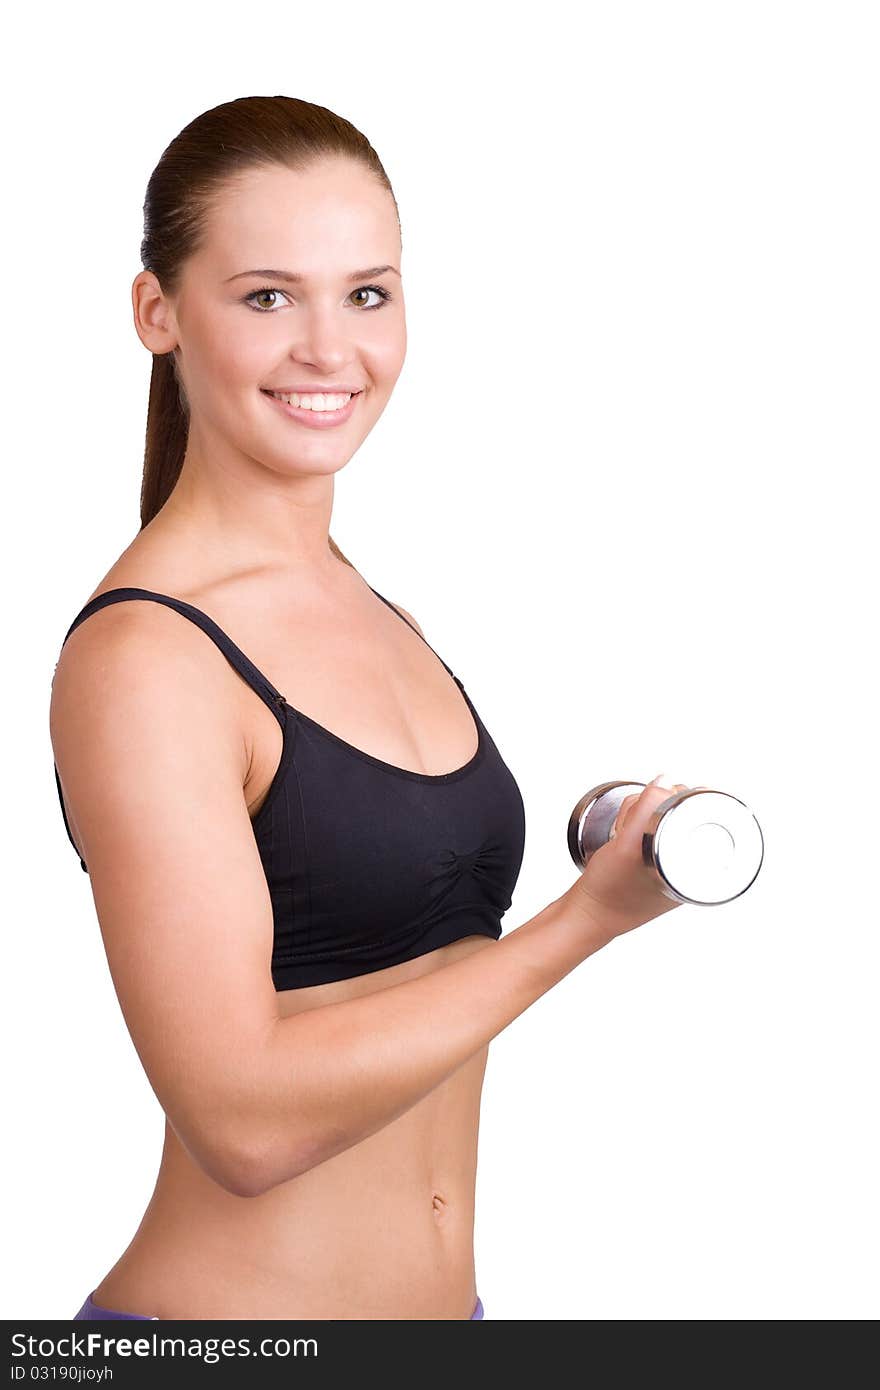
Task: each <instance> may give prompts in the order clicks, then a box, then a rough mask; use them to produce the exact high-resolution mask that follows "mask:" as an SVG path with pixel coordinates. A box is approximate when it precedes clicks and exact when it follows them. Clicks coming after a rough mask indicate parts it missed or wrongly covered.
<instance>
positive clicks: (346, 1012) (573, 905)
mask: <svg viewBox="0 0 880 1390" xmlns="http://www.w3.org/2000/svg"><path fill="white" fill-rule="evenodd" d="M613 935H614V933H613V932H612V931H611V929H610V927H609V925H608V923H607V922H604V921H603V920H600V919H599V918H598V917H597V916H596V915H592V916H587V914H586V912H585V909H584V907H583V903H582V899H581V898H580V896H579V895H576V894H574V893H572V892H571V891H570V890H569V891H568V892H566V893H565V894H563V895H562V897H561V898H557V899H556V900H555V901H554V902H552V903H550V904H549V906H548V907H546V908H544V909H543V911H542V912H540V913H538V915H537V916H536V917H533V918H531V919H530V920H529V921H528V922H525V923H524V924H523V925H522V926H520V927H517V928H516V929H515V930H514V931H512V932H509V933H508V934H507V935H505V936H502V937H501V938H500V939H499V940H498V941H497V942H494V943H493V946H492V949H491V950H482V951H475V952H474V953H473V954H472V955H469V956H466V957H464V958H462V959H460V960H457V961H454V962H453V963H452V964H450V965H447V966H444V967H443V968H442V969H440V970H436V971H432V972H431V973H429V974H427V975H423V976H421V977H419V978H418V979H416V980H408V981H406V982H404V983H401V984H396V985H391V986H389V987H387V988H385V989H382V990H379V991H377V992H374V993H371V994H367V995H364V996H362V997H360V998H357V999H351V1000H345V1001H342V1002H339V1003H334V1004H329V1005H325V1006H321V1007H319V1008H316V1009H311V1010H307V1011H306V1012H304V1013H299V1014H294V1015H293V1016H291V1017H288V1018H279V1019H278V1020H277V1022H275V1023H273V1027H272V1030H271V1033H270V1036H269V1039H268V1041H267V1043H266V1047H265V1051H264V1052H263V1053H261V1057H260V1066H259V1069H258V1076H259V1081H258V1083H257V1086H258V1093H257V1095H256V1096H255V1097H253V1101H254V1110H252V1112H251V1115H250V1117H249V1123H250V1124H251V1125H252V1126H253V1127H254V1131H255V1132H256V1133H258V1134H260V1135H261V1136H262V1138H261V1143H260V1146H259V1152H260V1153H261V1154H262V1155H263V1157H262V1159H261V1174H262V1175H261V1178H260V1183H259V1186H260V1187H261V1189H263V1190H265V1189H266V1188H269V1187H274V1186H275V1185H276V1184H278V1183H281V1182H285V1181H287V1180H288V1179H289V1178H293V1177H295V1176H297V1174H299V1173H302V1172H304V1171H306V1170H307V1169H308V1168H312V1167H314V1166H316V1165H317V1164H319V1163H322V1162H324V1161H325V1160H326V1159H328V1158H332V1157H333V1156H334V1155H335V1154H338V1153H341V1152H343V1151H344V1150H345V1149H348V1148H350V1147H351V1146H352V1145H354V1144H357V1143H359V1142H360V1141H361V1140H362V1139H366V1138H367V1137H368V1136H369V1135H371V1134H374V1133H376V1131H377V1130H380V1129H382V1128H384V1127H385V1126H386V1125H388V1124H390V1123H391V1122H392V1121H393V1120H396V1119H397V1118H398V1116H400V1115H402V1114H404V1112H405V1111H407V1110H409V1109H410V1108H411V1106H413V1105H416V1104H417V1103H418V1102H419V1101H420V1100H422V1098H423V1097H424V1096H426V1095H428V1093H429V1092H430V1091H432V1090H434V1088H435V1087H436V1086H439V1085H440V1084H441V1082H443V1081H445V1080H446V1079H447V1077H449V1076H451V1075H452V1073H453V1072H455V1071H456V1070H457V1069H458V1068H459V1067H460V1066H462V1064H463V1063H464V1062H466V1061H467V1060H468V1058H470V1057H472V1056H473V1055H474V1054H475V1053H476V1052H478V1051H479V1050H480V1049H481V1048H482V1047H484V1046H485V1045H486V1044H487V1043H488V1042H490V1041H491V1039H492V1038H494V1037H496V1036H497V1035H498V1034H499V1033H500V1032H501V1031H502V1030H503V1029H504V1028H506V1027H507V1026H508V1024H509V1023H512V1022H513V1020H514V1019H515V1018H518V1017H519V1015H520V1014H521V1013H523V1012H524V1011H525V1010H526V1009H527V1008H528V1007H529V1005H530V1004H533V1003H534V1002H535V1001H536V1000H537V999H540V998H541V996H542V995H543V994H545V993H546V992H547V990H548V989H550V988H551V987H552V986H553V985H555V984H557V983H558V982H559V981H560V980H561V979H563V978H564V977H565V976H566V975H567V974H568V973H569V971H571V970H573V969H574V967H575V966H577V965H579V964H580V963H581V962H582V961H583V960H585V959H586V957H587V956H590V955H592V954H593V952H595V951H597V950H599V949H600V948H601V947H602V946H604V945H606V944H607V942H608V941H609V940H611V939H612V937H613ZM254 1111H256V1113H254Z"/></svg>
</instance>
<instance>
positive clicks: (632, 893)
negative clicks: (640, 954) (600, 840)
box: [569, 774, 686, 937]
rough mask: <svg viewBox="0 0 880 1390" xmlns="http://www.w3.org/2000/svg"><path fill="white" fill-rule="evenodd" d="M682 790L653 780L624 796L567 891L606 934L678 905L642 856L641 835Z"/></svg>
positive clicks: (630, 927)
mask: <svg viewBox="0 0 880 1390" xmlns="http://www.w3.org/2000/svg"><path fill="white" fill-rule="evenodd" d="M661 776H662V774H661ZM684 790H686V788H685V784H684V783H683V782H676V783H674V784H673V785H672V786H669V787H665V786H658V784H657V780H656V779H655V780H654V781H653V782H649V783H648V785H647V786H646V787H645V788H644V789H643V790H642V791H641V792H636V793H633V795H631V796H627V797H624V799H623V801H622V802H621V804H620V810H619V811H618V813H617V818H616V820H615V822H614V825H613V826H612V830H611V838H609V839H608V841H607V842H606V843H605V844H604V845H602V846H601V848H600V849H597V850H596V851H595V853H594V854H592V855H590V859H589V861H588V863H587V866H586V868H585V869H584V870H583V871H582V873H581V876H580V878H579V879H578V880H577V882H576V883H573V884H572V886H571V888H570V889H569V896H570V897H571V898H572V899H574V900H575V901H576V902H577V903H578V904H579V905H580V906H581V908H582V909H583V910H584V911H586V913H587V916H588V917H589V918H591V920H593V921H598V922H601V923H602V925H603V927H606V928H607V929H608V932H609V934H610V936H612V937H614V936H621V935H622V934H623V933H624V932H627V931H632V930H633V928H634V927H640V926H642V925H643V924H644V923H645V922H650V921H651V920H652V919H653V918H654V917H660V916H662V914H663V913H664V912H671V911H672V910H673V908H676V907H681V903H680V902H679V901H678V900H677V899H673V898H669V897H667V895H666V893H664V892H663V890H662V888H661V880H660V876H659V874H658V873H657V870H656V869H653V868H651V867H650V865H647V864H645V862H644V860H643V859H642V836H643V834H644V833H645V831H646V830H647V828H648V825H649V823H650V820H651V817H652V816H653V814H654V812H655V811H656V810H657V807H658V806H661V805H662V804H663V802H664V801H667V800H668V799H669V797H670V796H672V795H673V794H674V793H676V792H679V791H684Z"/></svg>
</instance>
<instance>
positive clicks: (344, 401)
mask: <svg viewBox="0 0 880 1390" xmlns="http://www.w3.org/2000/svg"><path fill="white" fill-rule="evenodd" d="M262 394H263V395H264V396H266V397H267V399H268V400H270V401H273V402H274V404H275V406H276V408H277V409H278V410H283V411H284V413H285V415H287V416H288V418H289V419H291V420H296V421H297V423H299V424H301V425H307V426H309V427H310V428H311V429H332V428H333V426H334V425H344V424H345V422H346V420H350V419H351V416H352V414H353V412H354V408H355V405H356V403H357V401H358V400H359V399H360V397H361V396H362V395H363V392H362V391H357V392H356V393H355V394H354V395H348V394H345V395H343V394H341V393H340V394H334V395H329V394H328V395H323V394H318V395H310V396H305V395H302V396H300V395H291V396H278V395H276V394H275V392H274V391H263V392H262ZM303 402H306V404H303Z"/></svg>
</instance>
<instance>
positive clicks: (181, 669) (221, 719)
mask: <svg viewBox="0 0 880 1390" xmlns="http://www.w3.org/2000/svg"><path fill="white" fill-rule="evenodd" d="M234 689H235V687H234V684H233V683H232V682H230V676H229V670H228V668H227V663H226V661H225V659H224V657H223V656H222V654H221V653H220V652H219V651H217V650H216V648H214V646H213V643H211V642H210V640H209V639H208V638H207V637H206V635H205V634H204V633H202V632H201V631H200V630H199V628H197V627H196V626H195V625H194V624H193V623H191V622H187V621H186V620H185V619H184V618H182V617H181V615H180V614H179V613H177V612H175V611H174V610H173V609H171V608H170V607H169V606H168V605H166V604H160V603H141V602H115V603H109V604H106V605H105V606H104V607H102V608H100V609H98V610H96V611H95V612H93V613H91V614H90V615H89V616H88V617H87V618H84V619H83V621H82V622H81V623H80V624H79V625H78V626H77V627H76V628H74V630H73V632H71V633H70V635H69V637H67V639H66V640H65V641H64V642H63V644H62V647H61V651H60V653H59V657H58V660H57V662H56V665H55V670H54V673H53V676H52V687H51V695H50V701H49V727H50V735H51V738H52V742H53V744H54V745H55V749H56V754H57V755H58V757H57V758H56V761H60V760H61V758H62V757H63V758H64V760H65V761H66V762H67V763H69V762H70V760H71V757H72V756H73V754H74V751H75V750H76V749H78V748H82V747H83V746H84V744H87V743H88V742H89V741H98V740H99V739H101V738H103V737H104V736H105V735H108V734H109V732H110V731H111V730H112V731H114V732H115V733H116V735H117V737H118V738H119V739H120V740H121V742H120V743H119V746H118V749H117V751H118V752H120V753H121V754H124V753H125V751H126V740H128V741H129V742H130V744H131V745H132V747H133V745H134V742H135V738H136V737H137V738H138V739H141V738H144V739H147V738H149V737H157V736H159V735H160V733H163V734H166V735H168V734H172V733H173V732H174V731H175V730H176V731H177V732H178V733H179V732H181V731H182V729H183V728H184V727H186V728H187V729H188V730H189V732H190V734H191V733H192V725H193V724H196V725H197V726H198V727H199V728H200V729H201V730H203V731H204V732H205V733H206V734H213V736H214V737H215V738H217V737H218V736H220V737H221V739H223V738H225V739H226V740H227V741H228V742H229V743H230V744H231V745H232V746H235V745H236V744H237V743H238V742H239V741H240V731H239V729H238V718H237V714H238V710H237V705H236V704H235V702H234V699H233V698H232V695H233V694H234ZM184 721H185V722H184ZM129 751H130V750H129ZM142 751H143V750H142Z"/></svg>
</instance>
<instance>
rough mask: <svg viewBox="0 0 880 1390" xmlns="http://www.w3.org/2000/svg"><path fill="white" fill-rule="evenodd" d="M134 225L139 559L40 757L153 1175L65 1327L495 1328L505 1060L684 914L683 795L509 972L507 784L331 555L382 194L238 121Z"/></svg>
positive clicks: (367, 363) (121, 582) (442, 689)
mask: <svg viewBox="0 0 880 1390" xmlns="http://www.w3.org/2000/svg"><path fill="white" fill-rule="evenodd" d="M144 211H145V223H146V226H145V236H144V240H143V245H142V259H143V264H144V267H145V269H144V270H143V272H141V273H140V274H138V275H137V277H136V278H135V281H134V284H133V287H132V300H133V306H134V317H135V325H136V329H137V332H138V335H139V337H140V339H141V341H142V342H143V343H144V344H145V346H146V347H147V348H148V349H149V350H150V352H151V353H152V354H153V369H152V380H151V386H150V403H149V416H148V422H147V448H146V465H145V473H144V486H143V493H142V516H141V521H142V527H141V530H140V532H139V534H138V535H137V536H136V538H135V540H134V541H133V543H132V544H131V545H130V546H129V547H128V549H127V550H125V551H124V552H123V554H122V555H121V556H120V557H119V559H118V560H117V561H116V563H115V564H114V565H113V566H112V568H111V569H110V570H109V572H108V573H107V574H106V575H105V576H104V578H103V579H102V580H101V581H100V583H99V584H98V586H97V588H96V590H95V591H94V594H93V595H92V597H91V599H90V600H89V601H88V603H87V604H86V605H85V606H84V608H83V609H81V610H80V613H79V614H78V615H77V617H76V619H75V620H74V622H73V624H71V628H70V629H69V631H68V635H67V637H66V639H65V642H64V644H63V646H62V651H61V655H60V658H59V661H58V664H57V667H56V672H55V677H54V681H53V692H52V703H51V736H52V744H53V750H54V753H55V762H56V778H57V779H58V791H59V796H60V797H61V798H62V800H61V804H62V810H63V811H64V813H65V824H66V825H67V829H68V834H69V835H70V838H71V841H72V843H73V844H74V846H75V848H76V849H77V852H78V853H79V855H80V859H81V863H82V866H83V868H85V869H87V871H88V873H89V874H90V876H91V884H92V891H93V894H94V899H95V905H96V910H97V914H98V918H99V921H100V926H101V931H102V936H103V940H104V944H105V948H106V951H107V957H108V962H109V966H110V970H111V973H112V978H113V982H114V986H115V988H116V991H117V994H118V997H119V1001H120V1005H121V1008H122V1011H123V1014H124V1017H125V1021H126V1024H127V1026H128V1028H129V1030H130V1032H131V1036H132V1039H133V1041H134V1045H135V1047H136V1049H137V1051H138V1055H139V1056H140V1058H141V1061H142V1062H143V1065H144V1068H145V1070H146V1072H147V1075H148V1077H149V1080H150V1083H151V1085H152V1086H153V1089H154V1091H155V1094H156V1096H157V1098H158V1100H159V1103H160V1104H161V1106H162V1107H163V1109H164V1111H165V1115H166V1128H165V1145H164V1151H163V1155H162V1163H161V1168H160V1171H159V1175H158V1179H157V1182H156V1187H155V1191H154V1193H153V1196H152V1199H151V1201H150V1203H149V1205H148V1207H147V1210H146V1212H145V1214H144V1217H143V1219H142V1221H141V1223H140V1225H139V1227H138V1229H137V1231H136V1233H135V1235H134V1237H133V1239H132V1240H131V1242H130V1244H129V1245H128V1247H127V1249H125V1251H124V1253H123V1254H122V1255H121V1257H120V1259H119V1260H118V1261H117V1262H116V1264H115V1265H114V1266H113V1267H112V1269H110V1270H109V1272H108V1273H106V1274H105V1276H104V1278H103V1279H102V1280H101V1281H100V1283H98V1284H97V1285H96V1287H95V1288H94V1289H93V1290H92V1292H91V1294H90V1295H89V1297H88V1298H87V1299H86V1301H85V1303H84V1304H83V1307H82V1309H81V1310H80V1312H79V1313H78V1314H77V1317H78V1318H93V1317H116V1318H132V1319H136V1318H145V1319H149V1318H159V1319H163V1318H211V1319H213V1318H254V1319H256V1318H296V1319H299V1318H322V1319H323V1318H326V1319H331V1318H346V1319H358V1318H371V1319H372V1318H376V1319H382V1318H385V1319H399V1318H479V1317H482V1316H483V1312H482V1304H481V1301H480V1299H479V1298H478V1296H477V1288H476V1280H475V1272H474V1254H473V1226H474V1189H475V1177H476V1156H477V1134H478V1125H479V1111H480V1096H481V1088H482V1082H483V1074H484V1070H485V1066H486V1056H487V1048H488V1044H489V1042H490V1040H491V1039H492V1038H493V1037H495V1036H496V1035H497V1034H498V1033H499V1032H500V1031H501V1030H502V1029H503V1028H505V1027H506V1026H507V1025H508V1024H509V1023H510V1022H512V1020H513V1019H515V1018H516V1017H518V1015H519V1014H521V1013H522V1012H523V1010H524V1009H526V1008H527V1007H528V1006H529V1005H530V1004H532V1003H533V1002H534V1001H535V1000H536V999H538V998H540V996H541V995H542V994H544V993H545V991H546V990H547V989H549V988H550V987H551V986H553V985H554V984H556V983H557V982H558V981H559V980H561V979H562V978H563V977H564V976H565V975H566V974H567V973H568V972H569V971H570V970H571V969H573V968H574V967H575V966H576V965H577V964H578V963H579V962H581V961H582V960H584V959H585V958H586V957H587V956H589V955H590V954H591V953H592V952H593V951H595V950H597V949H598V948H599V947H601V946H602V945H604V944H605V943H607V942H608V941H610V940H611V939H612V938H613V937H614V936H616V935H618V934H619V933H620V932H622V931H626V930H629V929H630V928H632V927H634V926H637V925H638V924H639V923H640V922H643V921H647V920H649V919H650V918H652V917H656V916H658V915H660V914H661V913H662V912H665V911H669V910H670V909H671V907H672V906H674V905H675V904H672V903H670V901H669V900H668V899H666V898H665V897H663V896H662V895H661V894H660V892H659V889H658V888H657V886H656V885H655V884H654V883H652V882H651V881H650V880H648V881H646V876H645V874H644V871H643V870H642V869H641V866H640V862H639V836H640V833H641V826H642V825H643V824H644V823H645V822H646V820H647V818H648V817H649V816H650V813H651V811H652V810H653V807H654V806H655V805H656V804H658V803H659V801H661V800H663V799H664V798H665V797H666V796H667V795H668V789H667V790H664V789H661V788H660V787H658V786H656V785H652V786H649V787H648V788H646V790H645V791H644V792H643V793H642V794H641V796H639V797H638V798H635V797H631V798H628V800H627V802H626V803H625V805H624V808H623V810H622V812H621V815H620V817H619V821H618V833H617V836H616V838H615V839H614V841H613V842H609V844H608V845H607V846H606V847H605V848H604V849H603V850H602V851H600V853H599V854H597V855H595V856H594V858H593V859H592V860H591V862H590V865H589V868H588V870H587V871H586V872H585V873H584V874H583V875H582V876H581V878H580V879H579V880H578V881H577V882H576V883H575V884H573V885H572V887H571V889H569V890H568V891H567V892H566V893H564V894H563V895H562V897H561V898H558V899H556V900H555V901H554V902H552V903H551V904H550V905H549V906H548V907H547V908H546V909H545V910H544V911H543V912H541V913H540V914H539V915H538V916H537V917H535V918H533V919H532V920H531V921H529V922H527V923H526V924H525V925H524V926H521V927H520V928H518V929H517V930H516V931H514V932H511V933H509V934H508V935H507V936H506V937H505V938H504V939H503V940H499V938H500V936H501V925H500V919H501V916H502V915H503V913H504V912H505V911H506V909H507V908H508V907H509V905H510V901H511V895H512V892H513V888H514V886H515V883H516V879H517V876H518V874H519V869H520V864H521V861H522V853H523V844H524V816H523V805H522V800H521V797H520V794H519V790H518V788H517V785H516V782H515V781H514V779H513V777H512V775H511V773H510V772H509V770H508V769H507V767H506V766H505V764H504V762H503V761H502V759H501V757H500V755H499V753H498V750H497V749H496V747H495V744H494V743H493V741H492V739H491V736H490V735H489V733H488V731H487V730H486V728H485V727H484V725H483V724H482V722H481V720H480V717H479V715H478V714H477V712H476V710H475V708H474V706H473V704H472V703H471V701H470V699H469V697H468V696H467V693H466V692H465V689H464V686H463V685H462V683H461V682H460V680H459V679H458V677H456V676H454V675H453V673H452V671H451V669H450V668H449V667H448V666H446V665H445V663H444V662H443V661H442V659H440V658H439V657H438V655H437V654H436V653H434V651H433V648H432V647H430V646H429V645H428V643H427V640H426V639H425V638H424V635H423V634H422V632H421V629H420V628H419V627H418V625H417V624H416V622H415V620H414V619H413V618H412V617H411V616H410V615H409V614H408V613H406V612H405V610H403V609H402V608H399V607H398V606H395V605H392V604H391V603H390V602H389V601H388V600H387V599H385V598H383V597H382V596H381V595H379V594H377V593H376V591H375V590H373V589H372V588H371V587H370V586H369V585H368V584H367V583H366V582H365V581H364V580H363V579H362V578H361V576H360V574H359V573H358V572H357V570H355V569H354V567H353V566H352V565H351V564H350V562H349V561H348V560H346V558H345V556H343V555H342V554H341V553H340V551H339V550H338V548H337V547H336V546H335V545H334V543H333V541H332V539H331V538H330V536H329V523H330V514H331V510H332V504H333V485H334V478H335V474H336V473H337V471H338V470H339V469H341V468H343V467H344V466H345V464H346V463H347V462H348V461H349V459H350V458H351V457H352V455H353V454H354V453H355V452H356V451H357V449H358V448H359V446H360V444H361V443H362V441H363V440H364V439H365V438H366V436H367V435H368V434H369V432H370V430H371V429H372V427H373V425H374V424H375V423H376V421H377V420H378V418H379V416H380V415H381V413H382V411H383V410H384V408H385V405H386V404H387V401H388V399H389V397H390V395H391V392H392V390H393V388H394V384H395V382H396V380H397V377H398V375H399V373H400V370H401V368H402V365H403V360H404V355H405V349H406V330H405V320H404V307H403V293H402V284H401V276H400V265H401V237H400V224H399V221H398V216H397V204H396V201H395V199H394V195H393V192H392V190H391V187H390V184H389V182H388V179H387V176H386V175H385V172H384V170H383V168H382V166H381V164H380V163H379V160H378V158H377V156H376V154H375V152H374V151H373V149H372V147H371V146H370V145H369V143H368V142H367V140H366V139H365V138H364V137H363V136H362V135H361V134H360V133H359V132H358V131H357V130H356V129H355V128H354V127H353V126H351V125H350V124H349V123H348V122H347V121H345V120H343V119H342V118H340V117H338V116H336V115H334V114H333V113H331V112H330V111H327V110H325V109H324V108H323V107H319V106H315V105H312V104H310V103H307V102H303V101H297V100H294V99H292V98H287V97H281V96H277V97H250V98H245V99H242V100H239V101H232V102H228V103H226V104H224V105H222V106H220V107H217V108H216V109H214V110H212V111H209V112H207V113H205V114H204V115H202V116H200V117H198V118H197V119H196V120H195V121H193V122H192V123H191V124H190V125H189V126H187V127H186V129H184V130H183V131H182V132H181V133H180V135H178V136H177V138H176V139H175V140H174V141H173V142H172V143H171V145H170V146H169V148H168V149H167V150H166V151H165V153H164V154H163V156H162V159H161V160H160V162H159V164H158V166H157V168H156V170H155V171H154V173H153V175H152V177H151V179H150V183H149V187H148V190H147V197H146V203H145V209H144ZM267 267H268V269H267ZM361 267H367V269H361ZM322 393H329V397H330V398H329V399H327V398H321V397H322ZM350 393H351V399H349V394H350ZM310 394H311V399H308V398H307V399H302V396H306V397H308V396H309V395H310ZM291 397H292V399H291ZM282 692H283V693H282Z"/></svg>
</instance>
